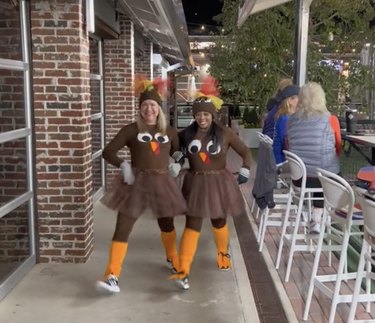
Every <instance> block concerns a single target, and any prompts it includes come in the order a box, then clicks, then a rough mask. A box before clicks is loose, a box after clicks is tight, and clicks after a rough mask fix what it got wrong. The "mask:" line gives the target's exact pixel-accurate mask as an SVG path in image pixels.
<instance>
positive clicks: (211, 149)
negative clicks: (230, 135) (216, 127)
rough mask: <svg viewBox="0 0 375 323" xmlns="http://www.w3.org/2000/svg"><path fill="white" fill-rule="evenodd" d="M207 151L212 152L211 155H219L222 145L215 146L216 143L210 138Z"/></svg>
mask: <svg viewBox="0 0 375 323" xmlns="http://www.w3.org/2000/svg"><path fill="white" fill-rule="evenodd" d="M207 151H208V152H209V153H210V154H211V155H217V154H218V153H220V151H221V147H220V145H217V146H216V147H214V143H213V141H212V140H210V141H209V142H208V144H207Z"/></svg>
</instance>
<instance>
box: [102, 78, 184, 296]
mask: <svg viewBox="0 0 375 323" xmlns="http://www.w3.org/2000/svg"><path fill="white" fill-rule="evenodd" d="M138 82H141V85H142V87H141V88H142V92H141V93H140V99H139V105H140V109H141V110H142V107H143V106H145V105H147V104H151V105H153V106H154V107H157V108H154V109H155V110H156V109H158V110H156V111H158V116H157V124H152V125H149V124H146V123H145V122H144V121H142V119H143V118H142V117H141V116H142V113H141V111H140V117H139V119H138V121H137V122H134V123H131V124H129V125H127V126H124V127H123V128H122V129H121V130H120V131H119V132H118V134H117V135H116V136H115V137H114V138H113V139H112V140H111V142H109V143H108V145H107V146H106V147H105V148H104V151H103V158H104V159H105V160H106V161H107V162H109V163H110V164H112V165H114V166H116V167H120V168H121V169H123V165H124V164H126V165H127V166H128V169H129V170H130V172H132V173H133V174H132V176H131V177H132V178H134V182H133V181H132V183H131V185H129V184H127V183H125V179H126V176H127V175H125V174H126V173H124V171H123V174H122V175H119V176H118V177H116V178H115V180H114V181H113V183H112V184H111V185H110V187H109V190H108V192H107V193H106V194H105V196H104V197H103V199H102V202H103V203H104V204H105V205H106V206H108V207H109V208H111V209H114V210H117V211H118V215H117V223H116V229H115V233H114V236H113V238H112V243H111V247H110V254H109V261H108V265H107V269H106V271H105V274H104V279H103V280H101V281H99V282H97V288H98V289H99V290H102V291H109V292H119V291H120V289H119V287H118V277H119V276H120V273H121V267H122V264H123V261H124V259H125V256H126V253H127V248H128V242H127V241H128V237H129V234H130V232H131V230H132V228H133V225H134V223H135V222H136V220H137V219H138V218H139V217H140V216H141V214H142V213H143V212H144V211H145V210H146V209H148V208H149V209H150V210H151V211H152V214H153V216H154V217H155V218H156V219H157V220H158V224H159V227H160V229H161V239H162V243H163V245H164V247H165V250H166V256H167V261H168V262H169V264H170V265H171V267H173V268H176V267H177V261H178V256H177V251H176V232H175V229H174V225H173V217H174V216H176V215H181V214H185V213H186V202H185V199H184V197H183V195H182V194H181V191H180V189H179V188H178V186H177V183H176V180H175V179H174V178H173V177H172V176H171V175H170V173H169V172H168V166H169V156H170V155H172V154H173V152H175V151H177V150H178V149H179V140H178V136H177V131H176V130H175V129H173V128H171V127H170V126H166V125H165V122H164V128H165V129H164V131H163V129H161V128H163V127H162V126H161V123H160V118H163V120H164V121H165V117H164V114H163V113H162V111H161V108H160V105H161V97H160V95H159V93H158V92H157V87H156V85H155V84H153V83H151V82H150V81H146V80H142V81H138ZM149 102H151V103H149ZM146 109H149V108H146ZM125 146H126V147H128V148H129V150H130V154H131V166H130V165H129V164H128V163H127V162H124V161H123V160H122V159H121V158H119V157H118V156H117V153H118V151H119V150H120V149H121V148H123V147H125ZM133 175H134V177H133ZM128 179H129V178H128Z"/></svg>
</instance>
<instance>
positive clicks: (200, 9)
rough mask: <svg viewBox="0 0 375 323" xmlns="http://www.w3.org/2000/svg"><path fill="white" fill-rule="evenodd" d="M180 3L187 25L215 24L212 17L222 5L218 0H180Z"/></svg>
mask: <svg viewBox="0 0 375 323" xmlns="http://www.w3.org/2000/svg"><path fill="white" fill-rule="evenodd" d="M182 4H183V6H184V11H185V17H186V23H187V24H188V25H191V24H197V25H202V24H204V25H217V23H216V22H215V21H214V20H212V17H213V16H216V15H217V14H219V13H220V12H221V7H222V5H223V4H222V2H221V1H220V0H182Z"/></svg>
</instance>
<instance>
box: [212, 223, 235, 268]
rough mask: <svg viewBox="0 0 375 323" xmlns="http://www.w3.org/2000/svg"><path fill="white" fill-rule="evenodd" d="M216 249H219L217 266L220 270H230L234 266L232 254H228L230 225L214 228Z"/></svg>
mask: <svg viewBox="0 0 375 323" xmlns="http://www.w3.org/2000/svg"><path fill="white" fill-rule="evenodd" d="M213 231H214V237H215V243H216V250H217V258H216V261H217V266H218V267H219V269H220V270H229V269H230V268H231V267H232V262H231V260H230V255H229V254H228V244H229V230H228V225H227V224H226V225H224V226H223V227H222V228H215V227H214V228H213Z"/></svg>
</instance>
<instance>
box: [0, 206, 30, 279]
mask: <svg viewBox="0 0 375 323" xmlns="http://www.w3.org/2000/svg"><path fill="white" fill-rule="evenodd" d="M28 210H29V208H28V203H25V204H23V205H21V206H19V207H18V208H17V209H15V210H14V211H12V212H11V213H9V214H7V215H5V216H3V217H2V218H0V281H1V280H3V279H4V278H5V277H6V276H8V275H9V274H10V273H11V272H13V271H14V269H16V267H18V266H19V265H20V264H21V263H22V262H23V261H25V260H26V259H27V258H28V257H29V256H30V238H29V223H28V218H29V212H28Z"/></svg>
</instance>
